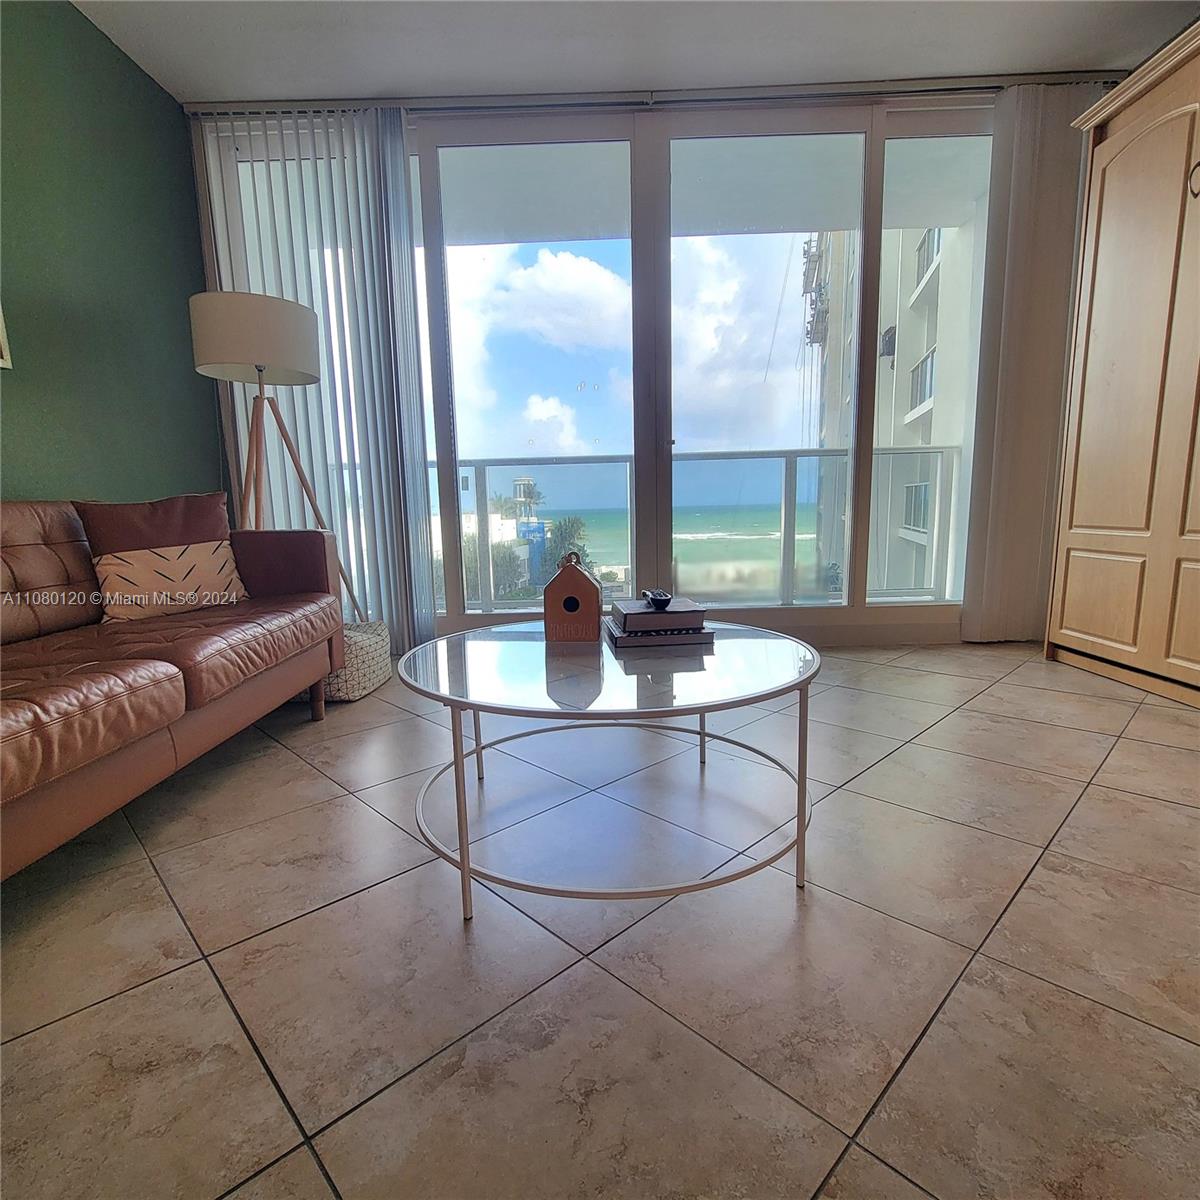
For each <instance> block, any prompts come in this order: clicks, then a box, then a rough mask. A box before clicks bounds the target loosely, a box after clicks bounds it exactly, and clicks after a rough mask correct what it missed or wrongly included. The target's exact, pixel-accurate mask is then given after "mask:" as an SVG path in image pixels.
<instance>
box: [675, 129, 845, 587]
mask: <svg viewBox="0 0 1200 1200" xmlns="http://www.w3.org/2000/svg"><path fill="white" fill-rule="evenodd" d="M863 142H864V139H863V136H862V135H861V134H858V133H832V134H786V135H765V136H737V137H721V138H705V137H696V138H686V137H680V138H674V139H672V142H671V157H670V166H671V411H672V425H671V428H672V436H673V454H672V462H673V468H672V497H673V502H672V513H671V520H672V560H673V570H672V576H673V583H674V586H675V588H676V589H677V590H678V591H680V592H682V593H684V594H686V595H688V596H693V597H695V598H696V599H699V600H705V601H708V602H712V603H718V604H739V605H747V604H768V605H770V604H830V603H835V604H836V603H841V602H842V600H843V599H844V597H845V561H846V559H845V551H846V532H847V522H848V514H847V508H846V503H847V495H848V494H847V489H846V483H847V478H848V473H847V462H848V455H849V451H850V447H851V444H852V441H853V435H854V413H855V404H854V398H855V379H856V376H857V367H858V274H857V263H858V256H859V244H860V240H861V224H862V179H863Z"/></svg>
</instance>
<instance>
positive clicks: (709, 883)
mask: <svg viewBox="0 0 1200 1200" xmlns="http://www.w3.org/2000/svg"><path fill="white" fill-rule="evenodd" d="M806 708H807V705H805V704H802V705H801V713H800V714H799V717H800V721H799V724H800V736H799V751H800V759H801V761H800V763H799V767H800V769H799V770H797V771H793V770H792V769H791V768H790V767H788V766H787V765H786V764H785V763H783V762H781V761H780V760H779V759H778V758H776V757H775V756H774V755H773V754H768V753H767V752H766V751H765V750H762V749H760V748H759V747H757V746H751V745H749V744H748V743H746V742H741V741H738V740H737V739H736V738H732V737H728V736H726V735H724V734H718V733H709V732H708V731H707V730H706V729H705V728H704V724H703V719H701V724H700V727H699V728H698V729H697V728H693V727H690V726H687V725H664V724H650V723H649V722H646V721H630V720H612V721H568V722H564V723H562V724H561V725H547V726H546V727H545V728H544V729H527V730H523V731H521V732H519V733H511V734H508V735H507V736H505V737H502V738H495V739H494V740H492V741H490V742H481V741H479V713H478V711H473V716H474V718H475V735H476V744H475V746H474V748H473V749H470V750H468V749H466V748H465V745H464V739H463V736H462V711H463V710H462V709H460V708H458V707H456V706H451V721H452V728H451V732H452V734H453V741H454V758H453V759H451V761H450V762H448V763H445V764H443V765H442V766H441V767H439V768H438V769H437V770H436V771H434V772H433V773H432V774H431V775H430V776H429V778H428V779H427V780H426V781H425V782H424V783H423V784H422V785H421V790H420V791H419V792H418V793H417V801H416V817H417V828H418V830H420V833H421V837H422V838H423V839H424V841H425V844H426V845H427V846H428V847H429V848H430V849H431V850H432V851H433V852H434V853H435V854H436V855H438V857H439V858H442V859H444V860H445V861H446V862H448V863H449V864H450V865H451V866H452V867H454V868H455V869H456V870H457V871H458V872H459V873H460V875H461V877H462V892H463V919H464V920H470V919H471V916H472V902H471V880H472V879H480V880H484V881H486V882H487V883H495V884H499V885H501V886H503V887H511V888H516V889H517V890H519V891H522V892H536V893H537V894H539V895H542V896H562V897H564V898H565V899H569V900H650V899H655V898H661V897H668V896H682V895H685V894H687V893H688V892H701V891H705V890H707V889H708V888H714V887H720V886H721V885H722V884H726V883H733V882H735V881H736V880H738V879H745V878H746V876H748V875H753V874H754V873H755V872H757V871H762V870H765V869H766V868H767V867H770V866H771V865H772V864H773V863H777V862H778V861H779V860H780V859H781V858H784V857H785V856H786V855H787V854H789V853H792V852H793V851H794V852H795V855H796V886H797V887H798V888H802V887H803V886H804V841H805V836H804V835H805V832H806V831H807V829H808V823H809V822H810V821H811V820H812V798H811V797H810V796H809V794H808V788H807V785H802V782H801V781H802V780H804V779H805V776H806V774H807V762H806V761H805V760H806V759H807V754H806V753H805V751H806V749H807V746H806V742H807V737H806V734H807V721H806V717H807V713H806V712H804V711H803V710H804V709H806ZM587 728H591V729H648V730H650V731H651V732H652V733H682V734H687V735H690V736H691V737H695V738H698V739H699V742H700V765H701V769H703V766H704V762H705V757H706V753H705V751H706V743H707V742H709V741H713V742H723V743H725V744H726V745H729V746H736V747H737V748H738V749H739V750H744V751H746V752H747V753H749V754H753V755H755V756H756V757H758V758H761V759H763V760H764V761H766V762H767V763H769V764H770V765H771V766H773V767H774V768H775V769H776V770H779V771H782V772H783V774H784V775H786V776H787V777H788V778H789V779H790V780H791V781H792V782H793V783H794V784H795V785H796V800H797V804H796V808H797V814H798V815H799V814H800V812H801V811H803V818H804V819H803V821H798V822H797V826H796V836H795V837H792V838H789V839H788V840H787V841H786V842H785V843H784V844H783V846H782V847H780V849H778V850H775V851H772V853H771V854H769V855H767V856H766V857H765V858H762V859H758V860H756V861H755V862H753V863H751V864H750V865H749V866H746V867H739V868H737V869H736V870H730V871H723V872H720V873H714V874H710V875H705V876H703V877H701V878H700V879H689V880H685V881H683V882H680V883H662V884H646V885H645V886H639V887H625V888H571V887H558V886H555V885H552V884H547V883H538V882H536V881H535V880H530V879H518V878H515V877H514V876H511V875H502V874H500V873H499V872H497V871H489V870H487V869H486V868H484V867H479V866H475V865H473V864H472V863H471V851H470V832H469V830H468V827H467V809H466V786H465V776H466V761H467V760H468V759H475V760H476V775H477V777H478V778H479V779H482V778H483V777H484V768H483V752H484V751H485V750H492V749H494V748H495V747H497V746H502V745H504V744H505V743H507V742H515V741H518V740H520V739H522V738H528V737H541V736H543V735H545V734H554V733H559V732H562V731H565V730H568V729H587ZM447 771H453V772H454V774H455V800H456V809H457V818H458V833H459V845H460V846H463V847H465V853H463V854H462V855H459V854H456V853H455V852H454V851H453V850H452V849H451V848H450V847H449V846H447V845H446V844H445V843H444V842H442V841H441V839H440V838H438V837H437V835H436V834H434V832H433V831H432V830H431V829H430V828H429V823H428V822H427V821H426V819H425V800H426V798H427V796H428V795H429V791H430V789H431V788H432V787H433V785H434V784H435V783H437V781H438V780H439V779H440V778H441V777H442V776H443V775H445V774H446V772H447ZM731 853H732V852H731Z"/></svg>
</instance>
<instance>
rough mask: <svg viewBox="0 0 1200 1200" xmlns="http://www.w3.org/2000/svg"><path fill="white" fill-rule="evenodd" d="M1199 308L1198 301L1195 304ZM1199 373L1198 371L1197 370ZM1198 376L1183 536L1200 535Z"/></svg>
mask: <svg viewBox="0 0 1200 1200" xmlns="http://www.w3.org/2000/svg"><path fill="white" fill-rule="evenodd" d="M1197 307H1198V308H1200V303H1198V304H1197ZM1197 366H1198V368H1200V356H1197ZM1198 374H1200V371H1198ZM1198 452H1200V378H1198V379H1197V383H1196V402H1195V403H1194V404H1193V405H1192V436H1191V438H1190V439H1189V443H1188V454H1187V461H1186V466H1185V474H1186V477H1187V484H1186V489H1185V492H1184V497H1185V499H1184V506H1183V520H1182V521H1181V522H1180V532H1181V533H1182V534H1183V536H1184V537H1200V467H1198V466H1197V459H1200V453H1198Z"/></svg>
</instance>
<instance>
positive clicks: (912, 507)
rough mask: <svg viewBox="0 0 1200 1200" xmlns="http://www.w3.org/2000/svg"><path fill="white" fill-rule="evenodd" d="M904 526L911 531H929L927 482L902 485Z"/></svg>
mask: <svg viewBox="0 0 1200 1200" xmlns="http://www.w3.org/2000/svg"><path fill="white" fill-rule="evenodd" d="M904 528H905V529H910V530H912V532H913V533H928V532H929V484H928V483H906V484H905V485H904Z"/></svg>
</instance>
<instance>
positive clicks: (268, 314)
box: [188, 292, 321, 387]
mask: <svg viewBox="0 0 1200 1200" xmlns="http://www.w3.org/2000/svg"><path fill="white" fill-rule="evenodd" d="M188 308H189V309H190V310H191V314H192V358H193V360H194V361H195V364H196V370H197V371H199V372H200V374H201V375H207V376H208V377H209V378H210V379H228V380H231V381H232V382H234V383H257V382H258V368H260V367H261V368H262V379H263V382H264V383H274V384H280V385H282V386H284V387H304V386H306V385H307V384H310V383H316V382H317V380H318V379H320V378H321V371H320V365H319V362H318V344H317V314H316V313H315V312H313V310H312V309H311V308H306V307H305V306H304V305H303V304H296V303H295V302H294V301H291V300H280V299H279V298H278V297H277V296H260V295H258V294H257V293H254V292H200V293H199V294H197V295H195V296H193V297H192V298H191V299H190V300H189V301H188Z"/></svg>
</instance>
